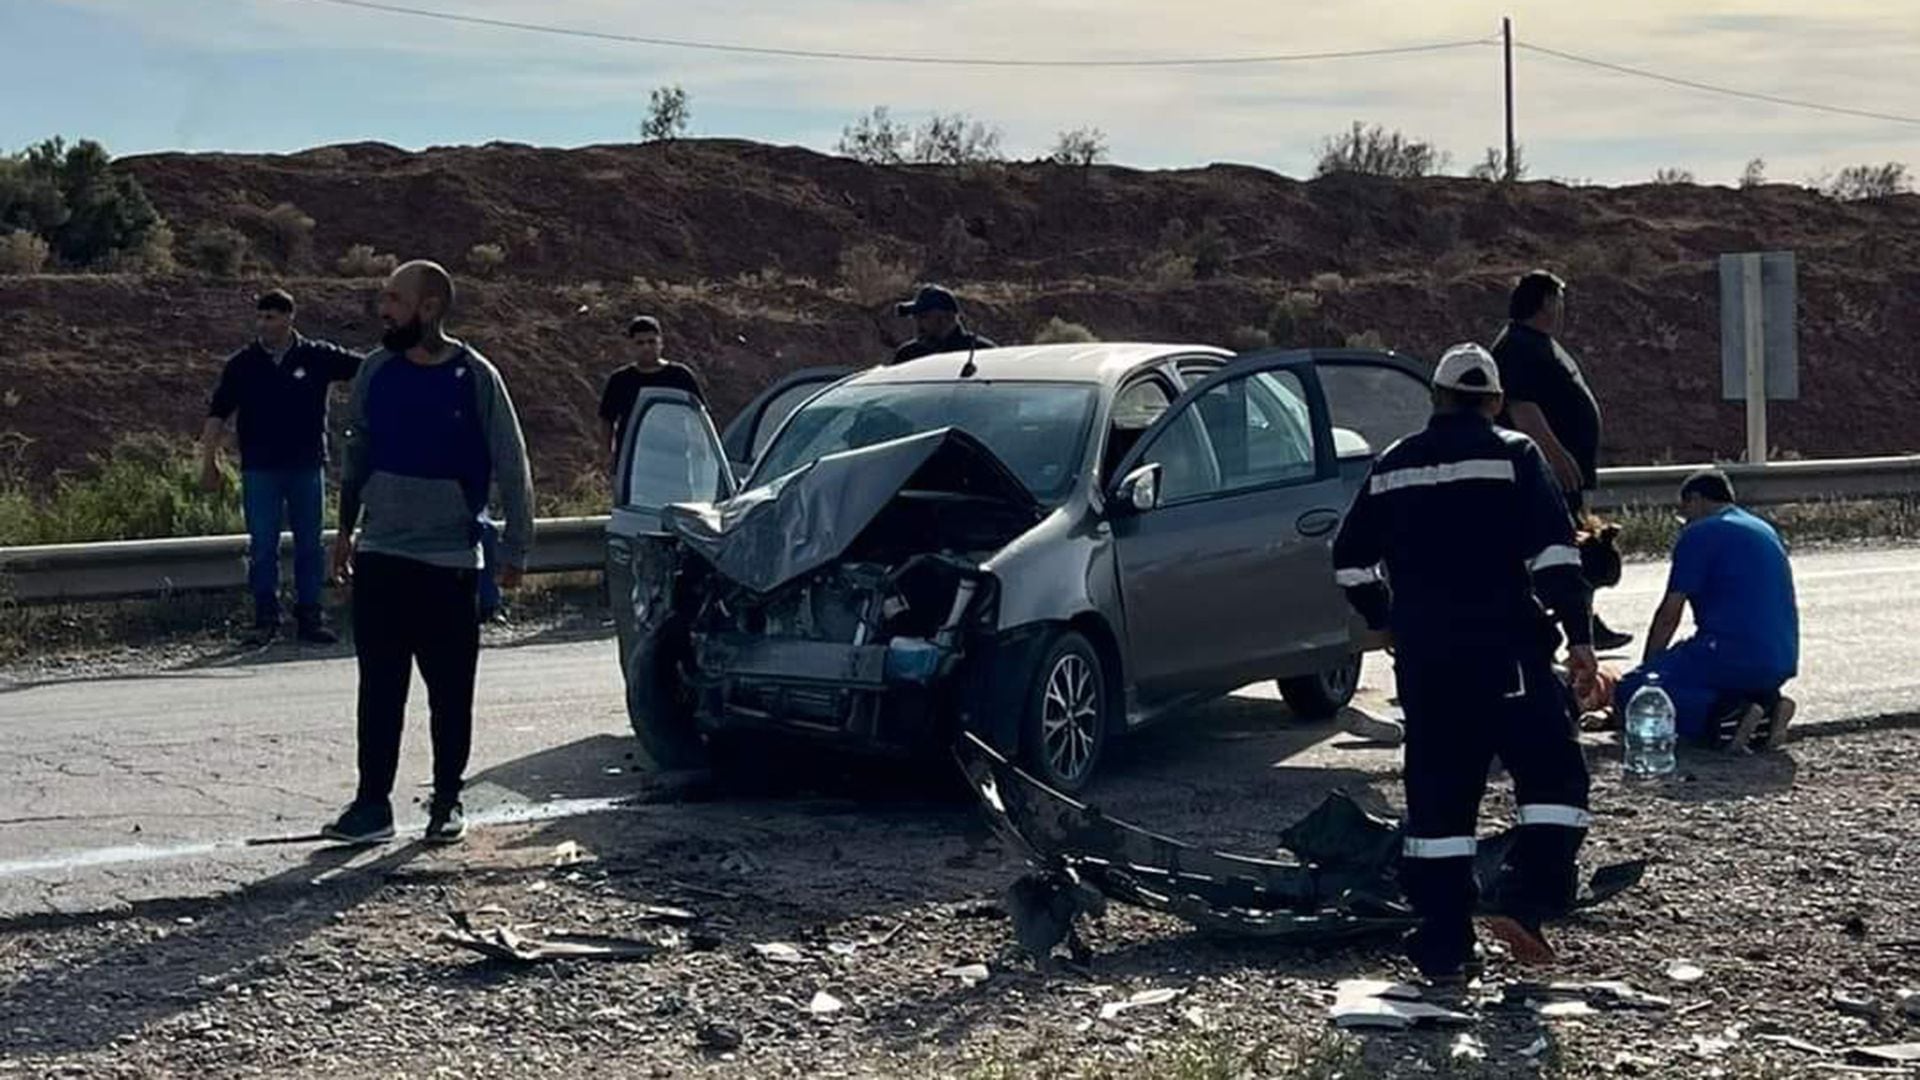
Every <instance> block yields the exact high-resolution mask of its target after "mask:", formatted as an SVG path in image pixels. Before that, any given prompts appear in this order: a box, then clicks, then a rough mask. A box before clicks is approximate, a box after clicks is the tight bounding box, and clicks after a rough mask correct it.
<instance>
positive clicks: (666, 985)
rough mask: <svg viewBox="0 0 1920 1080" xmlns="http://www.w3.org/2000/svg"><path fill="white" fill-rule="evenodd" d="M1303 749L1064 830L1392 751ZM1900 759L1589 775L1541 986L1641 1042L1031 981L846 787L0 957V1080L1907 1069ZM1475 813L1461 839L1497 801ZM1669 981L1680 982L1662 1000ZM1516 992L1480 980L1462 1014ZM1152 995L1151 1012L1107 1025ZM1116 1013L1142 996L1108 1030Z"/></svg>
mask: <svg viewBox="0 0 1920 1080" xmlns="http://www.w3.org/2000/svg"><path fill="white" fill-rule="evenodd" d="M1324 735H1325V732H1324V731H1320V732H1317V733H1303V732H1299V731H1293V732H1285V731H1276V730H1274V729H1273V727H1272V719H1271V713H1269V712H1266V711H1260V710H1256V709H1254V708H1253V707H1252V706H1249V707H1247V708H1246V709H1244V710H1241V711H1239V712H1233V711H1229V712H1228V713H1226V714H1225V716H1224V718H1223V719H1222V720H1220V721H1218V722H1215V723H1212V724H1210V725H1209V726H1207V727H1206V728H1205V729H1204V730H1201V731H1182V730H1177V729H1174V728H1167V729H1162V730H1157V731H1155V732H1153V733H1149V734H1147V735H1145V736H1142V737H1139V738H1137V739H1134V740H1131V741H1130V742H1129V743H1127V744H1125V745H1124V746H1123V747H1122V749H1121V751H1120V753H1119V754H1118V755H1117V760H1116V761H1115V762H1114V763H1113V767H1112V770H1111V772H1110V773H1109V774H1108V778H1107V779H1106V780H1104V781H1103V783H1102V784H1101V785H1100V786H1099V788H1098V789H1097V790H1096V792H1095V794H1094V800H1095V801H1096V802H1098V803H1099V804H1101V805H1102V806H1104V807H1106V808H1107V809H1109V810H1110V811H1111V812H1113V813H1115V814H1118V815H1122V816H1125V817H1129V818H1132V819H1134V820H1137V821H1139V822H1141V823H1143V824H1146V825H1149V826H1151V827H1154V828H1156V829H1158V830H1162V831H1165V832H1168V833H1170V834H1172V835H1175V836H1182V837H1187V838H1192V839H1196V840H1201V841H1204V842H1208V843H1211V844H1216V845H1218V846H1220V847H1223V848H1230V849H1237V850H1242V851H1255V852H1257V851H1261V850H1270V849H1271V848H1272V846H1273V844H1274V843H1275V837H1276V835H1277V833H1278V832H1279V830H1280V829H1281V828H1282V827H1283V826H1284V824H1285V823H1287V822H1289V821H1291V820H1292V819H1293V818H1294V817H1295V816H1297V815H1298V814H1299V813H1302V812H1304V811H1305V810H1306V809H1308V808H1309V807H1310V806H1311V805H1313V804H1314V803H1315V802H1317V801H1318V799H1319V798H1320V797H1321V796H1322V795H1323V794H1324V793H1325V792H1326V791H1328V790H1330V789H1331V788H1332V787H1334V786H1345V787H1347V788H1349V789H1352V790H1356V791H1363V792H1370V793H1372V795H1375V796H1379V797H1382V798H1384V799H1386V800H1387V801H1389V802H1396V801H1397V800H1398V797H1399V784H1398V782H1397V775H1396V772H1395V770H1396V768H1397V760H1396V756H1395V755H1394V754H1392V753H1388V752H1383V751H1379V750H1366V749H1358V748H1354V747H1352V746H1349V745H1347V744H1345V743H1343V742H1342V741H1340V740H1338V739H1335V740H1331V741H1330V742H1321V743H1320V745H1319V746H1318V747H1314V743H1315V742H1316V741H1318V740H1319V739H1320V737H1322V736H1324ZM1309 736H1311V737H1309ZM1916 751H1920V725H1916V724H1913V723H1911V722H1909V721H1905V720H1899V719H1895V720H1888V721H1881V722H1877V723H1870V724H1858V725H1852V726H1850V727H1848V728H1845V729H1842V728H1839V727H1829V728H1824V729H1818V730H1809V731H1808V732H1807V733H1805V735H1804V736H1803V737H1801V738H1798V739H1796V740H1795V741H1794V742H1792V743H1791V744H1790V745H1789V747H1788V749H1787V751H1786V752H1785V753H1783V754H1778V755H1773V756H1770V757H1766V758H1747V759H1727V758H1721V757H1718V756H1706V755H1698V756H1690V757H1686V758H1684V759H1683V761H1682V767H1681V772H1680V774H1679V775H1678V776H1677V777H1676V778H1674V779H1673V780H1671V781H1669V782H1665V783H1661V784H1658V785H1655V786H1631V787H1629V786H1623V785H1622V784H1621V783H1620V782H1619V781H1618V779H1617V770H1618V763H1617V753H1616V752H1615V751H1614V750H1613V749H1612V748H1611V747H1609V746H1605V745H1595V747H1594V748H1593V754H1592V757H1593V763H1594V771H1595V774H1596V777H1597V786H1596V796H1595V805H1596V806H1597V807H1599V808H1600V815H1601V816H1600V823H1599V825H1598V826H1597V827H1596V829H1595V831H1594V835H1593V839H1592V842H1591V843H1590V844H1589V846H1588V850H1587V858H1588V860H1589V861H1590V862H1594V863H1599V862H1612V861H1616V860H1618V859H1620V858H1625V857H1639V856H1649V857H1652V858H1654V859H1655V860H1656V864H1655V866H1654V868H1653V869H1652V871H1651V872H1650V875H1649V877H1648V880H1647V882H1646V883H1645V884H1644V885H1643V886H1642V887H1641V888H1639V889H1638V890H1636V891H1634V892H1631V893H1629V894H1628V895H1626V896H1625V897H1623V898H1621V899H1619V900H1617V901H1615V902H1613V903H1612V904H1610V905H1607V906H1605V907H1603V908H1601V909H1598V910H1596V911H1595V912H1592V913H1590V914H1589V915H1587V916H1584V917H1582V918H1580V919H1578V920H1577V921H1574V922H1572V923H1569V924H1567V925H1565V926H1564V927H1562V928H1561V929H1560V930H1559V933H1558V941H1559V943H1560V946H1561V949H1562V954H1563V963H1562V964H1561V966H1560V967H1559V969H1557V970H1556V971H1554V972H1553V973H1552V974H1553V975H1554V976H1555V977H1560V978H1570V979H1581V980H1591V979H1603V978H1605V979H1624V980H1627V981H1629V982H1631V983H1632V984H1633V985H1634V986H1636V987H1638V988H1640V989H1642V990H1645V991H1648V992H1650V993H1653V994H1657V995H1660V996H1663V997H1666V998H1668V999H1670V1001H1671V1006H1670V1007H1669V1008H1667V1009H1664V1010H1659V1011H1647V1012H1639V1011H1635V1012H1617V1011H1600V1012H1596V1013H1592V1014H1590V1015H1573V1016H1561V1017H1552V1018H1547V1017H1541V1016H1538V1015H1535V1014H1534V1013H1533V1012H1532V1011H1530V1010H1524V1009H1507V1008H1501V1007H1499V1006H1498V1005H1497V1004H1494V1003H1493V1002H1492V1001H1490V1000H1478V999H1476V1000H1477V1003H1476V1004H1474V1005H1473V1007H1472V1008H1470V1010H1469V1011H1470V1012H1471V1013H1472V1014H1473V1016H1472V1021H1471V1023H1470V1024H1469V1025H1468V1026H1466V1027H1464V1028H1459V1029H1452V1030H1445V1031H1437V1032H1432V1033H1428V1032H1413V1033H1394V1034H1368V1035H1356V1034H1346V1033H1340V1032H1337V1031H1335V1030H1334V1029H1333V1028H1332V1026H1331V1024H1330V1022H1329V1020H1328V1017H1327V1006H1328V1005H1329V1003H1330V1002H1331V1000H1332V996H1333V989H1334V987H1335V985H1336V983H1337V982H1338V981H1339V980H1343V979H1349V978H1354V977H1375V978H1404V977H1406V976H1407V975H1408V974H1409V972H1408V971H1407V969H1406V967H1405V965H1404V964H1403V963H1402V962H1401V961H1400V960H1399V959H1398V958H1397V957H1396V955H1395V954H1394V952H1393V951H1392V950H1391V949H1390V948H1389V947H1387V946H1385V945H1379V946H1368V947H1343V948H1328V949H1305V950H1301V949H1278V948H1269V947H1261V946H1255V945H1249V944H1247V943H1245V942H1238V941H1228V940H1209V939H1206V938H1203V937H1201V936H1200V935H1198V934H1196V933H1194V932H1192V931H1190V930H1189V929H1187V928H1186V927H1185V926H1184V925H1183V924H1181V923H1179V922H1177V921H1175V920H1172V919H1169V918H1164V917H1160V916H1156V915H1150V914H1146V913H1142V912H1138V911H1132V910H1128V909H1124V908H1117V907H1116V908H1115V909H1113V911H1112V912H1111V913H1110V914H1109V916H1108V917H1107V918H1106V919H1105V920H1104V921H1102V922H1099V923H1097V924H1094V925H1093V926H1092V927H1091V928H1090V930H1089V941H1090V943H1091V944H1092V947H1093V952H1094V956H1093V959H1092V962H1091V963H1090V964H1089V965H1087V966H1086V967H1085V968H1084V969H1079V970H1073V969H1068V970H1064V971H1061V972H1056V973H1052V974H1041V973H1039V972H1036V970H1035V969H1034V967H1033V965H1032V964H1031V963H1029V962H1028V961H1027V960H1026V959H1025V958H1023V957H1021V956H1019V955H1018V954H1017V950H1015V948H1014V947H1013V945H1012V935H1011V928H1010V924H1009V921H1008V919H1007V917H1006V915H1005V911H1004V908H1003V907H1002V906H1001V904H1000V903H999V901H998V896H999V891H1000V889H1001V888H1003V887H1004V886H1005V885H1006V884H1007V883H1008V882H1009V881H1011V880H1012V879H1013V878H1014V877H1015V876H1016V874H1017V873H1018V872H1019V867H1018V865H1017V864H1016V863H1014V862H1013V861H1012V860H1010V859H1009V858H1008V857H1007V856H1006V854H1005V853H1004V852H1003V851H1002V850H1001V849H1000V847H999V846H998V845H997V843H996V842H994V841H992V840H991V839H990V838H989V835H988V834H987V833H986V831H985V830H984V828H983V827H982V826H981V824H980V822H979V819H978V818H977V816H976V815H975V814H974V812H973V811H972V809H971V808H970V807H969V806H968V805H967V804H966V802H965V801H964V800H963V799H962V798H961V797H960V796H958V795H957V794H955V795H953V796H952V797H948V796H947V795H946V794H944V793H943V792H944V791H945V790H949V789H950V785H947V784H945V783H944V781H943V780H942V779H941V778H940V777H938V776H928V775H924V774H922V775H911V776H896V777H894V778H892V779H893V781H894V782H890V783H883V784H879V785H877V787H878V788H879V789H882V792H881V793H880V794H875V788H876V785H874V784H873V783H872V780H873V779H874V778H873V777H872V776H871V775H868V776H866V777H865V778H864V779H863V780H862V781H861V782H860V783H859V784H856V785H847V784H845V783H844V782H840V783H832V782H830V783H826V784H825V785H823V786H818V789H817V790H812V791H809V792H800V793H787V794H780V795H762V796H759V797H754V798H740V797H730V798H726V799H712V798H688V797H684V795H685V793H684V792H683V793H682V796H683V797H680V798H675V799H672V800H669V801H648V802H644V803H641V804H637V805H634V806H632V807H630V808H627V809H623V810H620V811H616V812H612V813H607V814H601V815H596V816H591V817H586V818H575V819H569V820H563V821H558V822H548V823H544V824H541V825H538V826H527V827H521V828H500V829H494V830H487V831H483V832H476V834H475V835H474V836H473V837H471V838H470V839H469V841H468V843H466V844H465V845H463V846H461V847H458V848H454V849H450V850H444V851H430V850H427V849H424V848H422V847H420V846H419V845H416V844H411V843H401V844H397V845H395V846H392V847H389V848H386V849H381V850H379V851H376V852H372V853H364V854H361V855H359V856H358V857H355V856H353V855H352V853H344V852H338V851H327V850H317V851H316V852H315V853H314V855H313V856H312V859H311V860H310V861H309V862H308V864H307V865H305V866H303V867H301V868H300V869H299V870H297V871H294V872H291V873H288V874H285V875H282V876H281V877H279V878H276V879H273V880H270V881H266V882H262V883H259V884H258V885H257V886H256V887H255V888H253V889H252V890H250V891H249V892H248V893H247V894H245V895H241V896H238V897H230V898H227V899H222V900H211V901H195V902H176V903H170V904H169V903H162V904H157V905H150V906H145V907H141V908H137V909H135V910H133V911H130V912H121V913H118V914H114V915H112V916H109V917H88V918H67V917H62V918H53V917H46V918H40V919H28V920H24V921H17V922H14V923H12V924H8V925H5V926H0V986H4V990H0V1075H33V1076H38V1075H101V1076H152V1075H181V1076H189V1075H191V1076H209V1075H212V1076H228V1075H285V1074H301V1075H317V1076H347V1075H353V1076H365V1075H370V1074H379V1075H389V1074H399V1075H423V1076H424V1075H440V1074H445V1075H458V1076H472V1075H530V1076H545V1075H579V1074H580V1073H581V1072H582V1071H586V1072H589V1073H593V1074H607V1075H637V1076H661V1077H666V1076H701V1075H715V1076H722V1075H737V1076H825V1077H831V1076H901V1075H909V1074H914V1075H924V1076H959V1077H1013V1076H1056V1075H1057V1076H1086V1077H1122V1076H1125V1077H1138V1076H1146V1077H1179V1078H1187V1077H1196V1078H1197V1077H1223V1078H1224V1077H1237V1076H1302V1077H1332V1076H1336V1075H1340V1076H1432V1075H1443V1076H1446V1075H1452V1076H1461V1075H1485V1076H1501V1077H1506V1076H1530V1075H1540V1076H1581V1077H1584V1076H1611V1075H1645V1076H1676V1077H1679V1076H1686V1077H1698V1076H1732V1077H1743V1076H1792V1075H1803V1074H1808V1073H1809V1072H1811V1071H1813V1070H1819V1069H1825V1068H1828V1067H1842V1066H1845V1065H1846V1063H1847V1062H1848V1060H1849V1059H1848V1057H1847V1056H1846V1054H1847V1051H1849V1050H1851V1049H1853V1048H1857V1047H1861V1046H1866V1045H1880V1044H1889V1043H1900V1042H1907V1041H1920V1030H1916V1028H1917V1027H1920V1003H1916V1004H1915V1005H1914V1006H1913V1007H1912V1008H1911V1009H1909V1008H1907V1007H1906V1005H1905V1002H1904V1000H1903V994H1904V993H1905V992H1907V991H1910V990H1915V989H1920V941H1916V940H1914V939H1913V938H1912V937H1911V934H1912V931H1911V929H1910V922H1911V916H1912V913H1913V911H1914V910H1915V905H1916V900H1917V899H1920V879H1916V876H1915V873H1914V869H1915V867H1914V860H1915V858H1916V856H1915V854H1914V849H1913V845H1912V842H1911V840H1910V839H1909V838H1910V837H1911V836H1912V835H1913V834H1914V832H1915V828H1916V824H1920V781H1916V780H1915V779H1914V778H1913V776H1912V775H1911V770H1910V769H1909V768H1908V762H1910V761H1911V760H1912V759H1913V757H1914V755H1915V753H1916ZM855 789H858V790H861V791H863V792H864V794H863V797H862V798H860V799H857V800H856V799H853V798H850V797H848V796H847V794H846V792H847V791H849V790H855ZM696 790H697V789H696ZM1487 809H1488V821H1487V823H1486V824H1487V826H1488V827H1493V826H1495V825H1496V824H1497V823H1498V821H1499V820H1500V818H1501V817H1502V816H1503V815H1504V814H1506V813H1507V812H1509V811H1510V809H1511V806H1510V801H1509V800H1508V799H1507V798H1506V797H1505V795H1504V794H1502V795H1500V796H1499V797H1496V798H1494V799H1491V800H1489V804H1488V808H1487ZM403 839H404V838H403ZM660 907H669V908H680V909H685V911H686V912H688V913H691V916H692V921H691V922H682V921H677V920H679V918H680V917H679V916H678V915H676V914H674V913H671V912H661V911H658V910H656V909H657V908H660ZM457 914H463V915H464V917H465V918H466V919H467V920H468V921H469V924H470V925H472V926H474V927H477V928H480V929H483V930H484V929H488V928H492V927H499V926H507V927H512V928H516V929H517V930H518V931H519V932H521V933H523V934H526V935H537V934H540V933H558V932H577V933H587V934H600V935H615V936H618V937H622V938H628V939H634V940H638V941H640V942H644V943H646V945H647V946H649V947H650V948H649V955H646V956H643V957H640V958H634V959H627V960H620V961H616V960H597V959H596V960H553V961H545V962H540V963H527V964H520V963H513V962H509V961H503V960H494V959H486V958H483V957H481V956H478V955H476V954H474V953H472V952H468V951H465V950H462V949H460V948H457V947H455V946H454V945H452V944H450V943H448V942H447V941H445V940H443V939H442V936H441V935H442V934H443V932H445V931H447V930H450V929H452V928H453V926H454V922H453V919H454V917H455V916H456V915H457ZM771 945H780V946H784V947H783V948H775V949H768V948H761V946H771ZM1677 960H1686V961H1691V962H1692V963H1694V964H1696V965H1697V966H1698V968H1699V969H1701V972H1702V976H1701V977H1700V978H1698V979H1697V980H1694V981H1682V980H1678V979H1675V978H1674V977H1673V976H1674V975H1675V974H1679V975H1682V976H1685V975H1689V974H1691V973H1689V972H1686V971H1684V970H1682V969H1678V968H1674V967H1673V966H1672V965H1673V962H1674V961H1677ZM971 965H982V966H984V968H985V971H984V973H983V972H980V971H977V970H976V971H971V972H969V971H966V970H965V969H967V968H968V967H969V966H971ZM1525 974H1526V973H1522V972H1520V971H1518V970H1517V969H1516V968H1515V967H1514V966H1513V965H1511V964H1510V963H1508V962H1506V961H1505V960H1502V959H1499V958H1496V960H1495V962H1494V964H1493V966H1492V969H1491V971H1490V976H1489V979H1488V981H1487V985H1486V987H1485V988H1484V990H1485V992H1484V994H1483V995H1481V996H1482V998H1485V999H1491V998H1496V997H1498V996H1499V993H1500V989H1501V987H1503V986H1504V985H1506V984H1509V983H1511V982H1512V981H1513V980H1515V979H1516V978H1520V977H1522V976H1523V975H1525ZM1527 977H1536V976H1531V975H1528V976H1527ZM1154 990H1165V991H1172V992H1174V993H1173V995H1172V996H1170V997H1169V995H1166V994H1158V995H1156V994H1144V996H1142V997H1139V998H1135V995H1143V992H1147V991H1154ZM1130 999H1131V1000H1136V1001H1142V1002H1145V1003H1143V1004H1139V1005H1137V1007H1133V1008H1130V1009H1125V1010H1116V1009H1113V1008H1109V1006H1112V1005H1115V1004H1119V1003H1125V1002H1128V1001H1129V1000H1130ZM1162 999H1165V1000H1162ZM1571 1011H1573V1012H1575V1013H1579V1012H1581V1011H1582V1010H1580V1009H1578V1008H1577V1007H1575V1008H1573V1009H1572V1010H1571ZM1790 1040H1797V1041H1790ZM1855 1067H1857V1066H1855Z"/></svg>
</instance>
